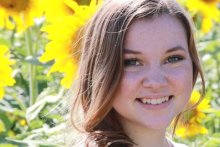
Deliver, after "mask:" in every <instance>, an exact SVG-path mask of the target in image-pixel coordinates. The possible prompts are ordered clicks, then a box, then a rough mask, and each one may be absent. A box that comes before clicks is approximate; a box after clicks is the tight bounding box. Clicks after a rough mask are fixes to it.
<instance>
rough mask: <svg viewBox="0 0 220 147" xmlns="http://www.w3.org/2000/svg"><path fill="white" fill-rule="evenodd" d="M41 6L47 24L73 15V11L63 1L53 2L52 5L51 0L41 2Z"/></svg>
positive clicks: (56, 0)
mask: <svg viewBox="0 0 220 147" xmlns="http://www.w3.org/2000/svg"><path fill="white" fill-rule="evenodd" d="M70 1H72V0H70ZM41 6H42V7H43V10H44V11H45V17H46V20H47V22H53V21H58V20H59V19H62V17H65V16H69V15H73V14H74V10H73V9H72V8H70V7H69V6H68V5H67V4H66V3H65V1H64V0H53V2H52V3H51V0H42V1H41Z"/></svg>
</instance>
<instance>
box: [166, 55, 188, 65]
mask: <svg viewBox="0 0 220 147" xmlns="http://www.w3.org/2000/svg"><path fill="white" fill-rule="evenodd" d="M183 59H184V58H183V57H182V56H178V55H173V56H170V57H168V58H167V59H166V61H165V64H166V63H172V64H174V63H176V62H179V61H181V60H183Z"/></svg>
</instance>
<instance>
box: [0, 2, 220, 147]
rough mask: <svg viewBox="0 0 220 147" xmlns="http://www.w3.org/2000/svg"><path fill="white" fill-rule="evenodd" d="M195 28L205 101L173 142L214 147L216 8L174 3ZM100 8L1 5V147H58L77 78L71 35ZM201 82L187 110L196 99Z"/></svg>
mask: <svg viewBox="0 0 220 147" xmlns="http://www.w3.org/2000/svg"><path fill="white" fill-rule="evenodd" d="M178 2H179V3H180V4H181V5H182V6H183V7H185V9H186V10H187V11H188V12H189V13H190V15H191V17H192V19H193V21H194V24H195V36H196V39H197V40H196V41H197V47H198V51H199V54H200V57H201V61H202V66H203V70H204V74H205V79H206V95H205V98H204V100H203V101H202V102H201V103H200V105H198V107H196V108H195V109H194V110H191V111H189V112H187V113H186V114H185V115H184V119H181V122H180V123H179V125H178V127H177V129H176V134H175V136H174V140H175V141H177V142H182V143H185V144H188V145H189V146H190V147H220V98H219V97H220V0H178ZM101 3H102V1H101V0H99V1H96V0H92V1H90V0H75V1H74V0H53V1H51V0H0V147H23V146H24V147H25V146H31V147H32V146H33V147H35V146H36V147H38V146H40V147H53V146H64V141H65V140H64V139H63V136H64V135H65V133H64V132H65V131H62V130H64V129H65V124H66V120H67V119H68V117H67V116H68V115H67V114H68V111H67V108H66V106H67V104H66V102H65V100H64V99H65V98H64V95H65V92H66V91H67V90H68V89H69V88H70V86H71V84H72V82H73V81H74V78H75V77H76V76H77V75H76V70H77V63H78V58H79V56H78V55H79V54H77V53H78V52H79V50H78V49H77V47H76V46H75V45H74V42H75V41H77V39H79V38H78V37H79V36H77V33H78V31H79V29H80V28H81V27H82V26H83V25H84V24H85V23H86V21H87V20H88V19H89V18H90V17H91V16H92V15H93V14H94V12H95V11H96V10H97V8H98V7H99V5H100V4H101ZM200 87H201V83H200V81H199V82H198V83H197V85H196V87H195V90H194V91H193V93H192V96H191V98H190V101H189V104H188V105H193V104H194V103H196V102H197V100H198V99H199V97H200V91H199V88H200Z"/></svg>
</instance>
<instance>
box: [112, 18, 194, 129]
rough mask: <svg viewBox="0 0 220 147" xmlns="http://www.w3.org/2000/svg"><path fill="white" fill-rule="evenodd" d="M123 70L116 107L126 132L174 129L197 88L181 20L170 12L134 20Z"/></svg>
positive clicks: (126, 48)
mask: <svg viewBox="0 0 220 147" xmlns="http://www.w3.org/2000/svg"><path fill="white" fill-rule="evenodd" d="M123 72H124V73H123V77H122V80H121V82H120V84H119V88H118V90H117V91H116V95H115V97H114V102H113V108H114V109H115V110H116V112H117V114H118V118H119V121H120V122H121V123H122V126H123V127H124V129H125V131H126V129H129V128H131V127H132V128H135V127H142V128H143V127H144V128H149V129H165V128H166V127H168V125H169V124H170V122H171V121H172V119H173V118H174V117H175V116H176V115H177V114H179V113H180V112H181V111H182V110H183V109H184V106H185V105H186V103H187V102H188V99H189V97H190V94H191V91H192V88H193V84H192V83H193V76H192V75H193V69H192V61H191V58H190V55H189V51H188V45H187V37H186V33H185V30H184V28H183V26H182V24H181V23H180V21H179V20H178V19H177V18H175V17H172V16H169V15H162V16H159V17H157V18H152V19H148V18H144V19H140V20H136V21H134V22H133V23H132V24H131V25H130V27H129V29H128V31H127V33H126V36H125V44H124V71H123Z"/></svg>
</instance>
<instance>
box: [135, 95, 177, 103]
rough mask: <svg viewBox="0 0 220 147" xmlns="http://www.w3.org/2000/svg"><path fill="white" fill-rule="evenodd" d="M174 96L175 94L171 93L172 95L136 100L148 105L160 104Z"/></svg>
mask: <svg viewBox="0 0 220 147" xmlns="http://www.w3.org/2000/svg"><path fill="white" fill-rule="evenodd" d="M173 98H174V96H173V95H170V96H164V97H161V98H137V99H136V100H137V101H139V102H140V103H142V104H146V105H160V104H163V103H167V102H169V101H170V100H171V99H173Z"/></svg>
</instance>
